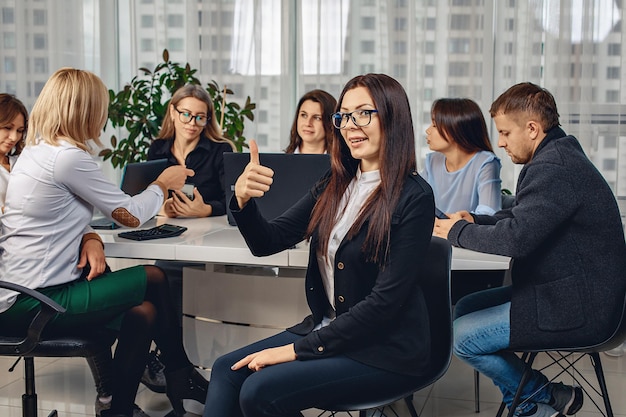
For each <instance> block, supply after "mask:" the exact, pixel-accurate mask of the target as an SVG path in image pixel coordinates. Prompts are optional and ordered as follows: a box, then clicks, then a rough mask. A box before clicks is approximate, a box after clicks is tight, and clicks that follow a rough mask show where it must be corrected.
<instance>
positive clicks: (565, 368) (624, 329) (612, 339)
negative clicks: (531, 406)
mask: <svg viewBox="0 0 626 417" xmlns="http://www.w3.org/2000/svg"><path fill="white" fill-rule="evenodd" d="M624 340H626V298H625V300H624V303H623V305H622V311H621V317H620V320H619V323H618V325H617V326H616V328H615V331H614V332H613V334H611V336H609V337H608V338H607V339H606V340H604V341H603V342H600V343H597V344H595V345H590V346H581V347H576V348H566V349H536V350H533V349H527V350H523V351H516V353H521V354H522V359H524V361H525V362H526V364H527V367H526V370H525V372H524V374H523V375H522V379H521V381H520V384H519V387H518V389H517V392H516V393H515V397H514V398H513V403H512V404H511V409H510V410H509V413H508V416H509V417H512V416H513V415H514V412H515V409H516V408H517V407H518V406H519V405H520V404H522V403H523V402H521V401H520V395H521V392H522V389H523V387H524V384H525V383H526V382H527V381H528V378H529V377H530V373H531V371H532V365H533V362H534V361H535V358H536V357H537V355H538V354H539V353H545V354H546V355H548V356H549V358H550V360H551V362H550V363H549V364H548V365H546V366H544V367H542V368H541V370H543V369H546V368H548V367H550V366H553V365H558V366H559V367H560V368H561V370H560V371H559V372H558V374H557V375H556V376H555V377H554V378H552V379H551V380H550V381H549V382H552V381H554V380H555V379H557V378H558V377H559V376H560V375H562V374H563V373H566V374H568V375H570V376H571V377H572V378H573V380H574V381H575V383H576V384H578V385H580V386H581V388H582V389H583V391H584V393H585V394H586V396H587V398H589V400H590V401H591V402H592V403H593V404H594V405H595V407H596V408H597V409H598V411H599V412H600V413H601V414H602V415H603V416H605V417H613V409H612V407H611V401H610V399H609V393H608V391H607V387H606V380H605V379H604V371H603V369H602V361H601V360H600V353H601V352H605V351H607V350H611V349H613V348H615V347H617V346H619V345H620V344H622V343H623V342H624ZM585 357H589V359H590V360H591V364H592V366H593V369H594V371H595V374H596V379H597V382H598V387H594V386H593V385H592V383H591V382H590V381H589V380H588V379H587V378H586V377H585V376H584V375H583V374H582V373H581V372H580V371H579V370H578V369H576V366H575V365H576V363H577V362H578V361H580V360H582V359H583V358H585ZM591 392H595V394H596V396H595V397H596V398H597V396H600V397H601V398H602V400H603V403H604V410H605V411H606V414H605V413H604V412H603V411H602V408H601V407H600V405H599V404H598V403H597V402H596V401H595V399H594V397H592V396H591V395H590V394H591ZM531 398H532V397H531ZM528 400H529V399H527V400H525V401H528ZM505 408H506V404H505V403H501V404H500V409H499V410H498V414H497V417H501V416H502V414H503V412H504V409H505Z"/></svg>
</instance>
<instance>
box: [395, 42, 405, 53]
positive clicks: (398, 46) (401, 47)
mask: <svg viewBox="0 0 626 417" xmlns="http://www.w3.org/2000/svg"><path fill="white" fill-rule="evenodd" d="M393 53H394V54H396V55H406V53H407V47H406V42H405V41H395V42H394V43H393Z"/></svg>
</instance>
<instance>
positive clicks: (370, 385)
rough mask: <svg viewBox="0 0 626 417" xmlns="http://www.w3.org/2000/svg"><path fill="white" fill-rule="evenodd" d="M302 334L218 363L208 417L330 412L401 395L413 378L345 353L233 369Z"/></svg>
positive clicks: (289, 416) (228, 356)
mask: <svg viewBox="0 0 626 417" xmlns="http://www.w3.org/2000/svg"><path fill="white" fill-rule="evenodd" d="M300 337H301V336H298V335H296V334H293V333H289V332H286V331H285V332H282V333H279V334H277V335H276V336H272V337H270V338H267V339H264V340H261V341H259V342H256V343H253V344H251V345H248V346H246V347H244V348H241V349H239V350H236V351H234V352H231V353H228V354H226V355H224V356H222V357H220V358H218V359H217V360H216V361H215V364H214V365H213V369H212V371H211V382H210V384H209V391H208V395H207V400H206V403H205V408H204V417H214V416H221V417H233V416H245V417H252V416H254V417H270V416H271V417H279V416H280V417H292V416H294V417H295V416H298V417H300V416H302V414H301V413H300V411H301V410H306V409H308V408H319V409H327V408H326V405H327V404H332V403H334V402H338V401H339V400H342V401H346V400H348V401H352V400H354V401H359V400H361V401H362V400H365V399H367V398H369V397H371V395H372V394H373V393H380V392H381V390H382V391H386V390H389V392H397V391H398V390H399V389H402V388H403V387H406V386H409V385H410V383H411V381H412V379H413V377H411V376H407V375H400V374H396V373H393V372H388V371H385V370H382V369H378V368H374V367H371V366H368V365H364V364H362V363H359V362H357V361H355V360H352V359H350V358H348V357H346V356H344V355H338V356H333V357H329V358H325V359H314V360H309V361H298V360H295V361H292V362H286V363H281V364H278V365H273V366H268V367H266V368H263V369H262V370H260V371H258V372H252V371H250V370H249V369H248V368H246V367H244V368H242V369H239V370H237V371H233V370H231V369H230V367H231V366H232V365H233V364H234V363H236V362H237V361H239V360H240V359H242V358H244V357H245V356H247V355H249V354H251V353H254V352H258V351H260V350H263V349H266V348H270V347H276V346H283V345H287V344H290V343H293V342H294V341H296V340H298V339H299V338H300Z"/></svg>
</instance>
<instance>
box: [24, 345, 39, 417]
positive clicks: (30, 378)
mask: <svg viewBox="0 0 626 417" xmlns="http://www.w3.org/2000/svg"><path fill="white" fill-rule="evenodd" d="M24 380H25V381H26V391H25V392H24V395H22V416H24V417H37V393H36V392H35V361H34V359H33V358H32V357H24Z"/></svg>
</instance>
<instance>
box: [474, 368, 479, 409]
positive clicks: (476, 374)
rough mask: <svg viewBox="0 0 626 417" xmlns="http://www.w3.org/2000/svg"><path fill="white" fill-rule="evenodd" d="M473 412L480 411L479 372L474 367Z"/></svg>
mask: <svg viewBox="0 0 626 417" xmlns="http://www.w3.org/2000/svg"><path fill="white" fill-rule="evenodd" d="M474 412H476V413H480V372H478V371H477V370H475V369H474Z"/></svg>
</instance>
